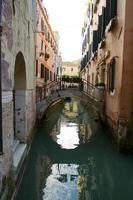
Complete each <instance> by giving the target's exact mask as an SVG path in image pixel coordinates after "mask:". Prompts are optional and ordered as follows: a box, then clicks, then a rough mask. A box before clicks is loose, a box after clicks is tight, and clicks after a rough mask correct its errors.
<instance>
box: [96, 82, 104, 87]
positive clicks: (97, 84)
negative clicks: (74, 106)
mask: <svg viewBox="0 0 133 200" xmlns="http://www.w3.org/2000/svg"><path fill="white" fill-rule="evenodd" d="M98 86H103V87H104V86H105V83H103V82H99V83H96V84H95V87H98Z"/></svg>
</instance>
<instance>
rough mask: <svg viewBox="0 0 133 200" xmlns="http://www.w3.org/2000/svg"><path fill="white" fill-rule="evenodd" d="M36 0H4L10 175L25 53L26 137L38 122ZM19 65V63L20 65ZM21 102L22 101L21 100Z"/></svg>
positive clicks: (5, 129) (5, 117)
mask: <svg viewBox="0 0 133 200" xmlns="http://www.w3.org/2000/svg"><path fill="white" fill-rule="evenodd" d="M32 2H33V1H32V0H24V1H21V0H18V1H14V8H13V1H12V0H4V1H3V10H2V26H3V31H2V41H1V45H2V91H3V92H2V99H3V101H2V107H3V113H2V114H3V119H2V120H3V155H2V156H1V157H0V161H1V165H0V166H4V168H3V169H2V167H1V168H0V172H2V174H4V175H7V174H8V172H9V169H11V167H12V162H13V145H14V128H13V127H14V124H13V90H14V70H15V60H16V56H17V54H18V53H19V52H21V54H22V55H23V58H24V62H25V69H26V88H25V91H26V102H25V106H24V107H23V109H24V110H25V113H26V116H25V124H26V127H25V131H26V137H28V136H29V134H30V132H31V131H32V129H33V126H34V125H35V112H36V107H35V43H34V21H32V20H33V19H34V17H33V16H32V14H33V12H32V11H33V10H32ZM20 64H21V63H20ZM17 67H18V66H17ZM20 103H21V101H20Z"/></svg>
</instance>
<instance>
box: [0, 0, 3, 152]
mask: <svg viewBox="0 0 133 200" xmlns="http://www.w3.org/2000/svg"><path fill="white" fill-rule="evenodd" d="M1 37H2V0H0V155H2V154H3V142H2V82H1V81H2V78H1V74H2V73H1V68H2V67H1V65H2V62H1Z"/></svg>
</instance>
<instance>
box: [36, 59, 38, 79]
mask: <svg viewBox="0 0 133 200" xmlns="http://www.w3.org/2000/svg"><path fill="white" fill-rule="evenodd" d="M37 76H38V60H36V77H37Z"/></svg>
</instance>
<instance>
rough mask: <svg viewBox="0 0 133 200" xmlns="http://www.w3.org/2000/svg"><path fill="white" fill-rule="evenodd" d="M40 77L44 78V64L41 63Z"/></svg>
mask: <svg viewBox="0 0 133 200" xmlns="http://www.w3.org/2000/svg"><path fill="white" fill-rule="evenodd" d="M41 78H44V65H42V64H41Z"/></svg>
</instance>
